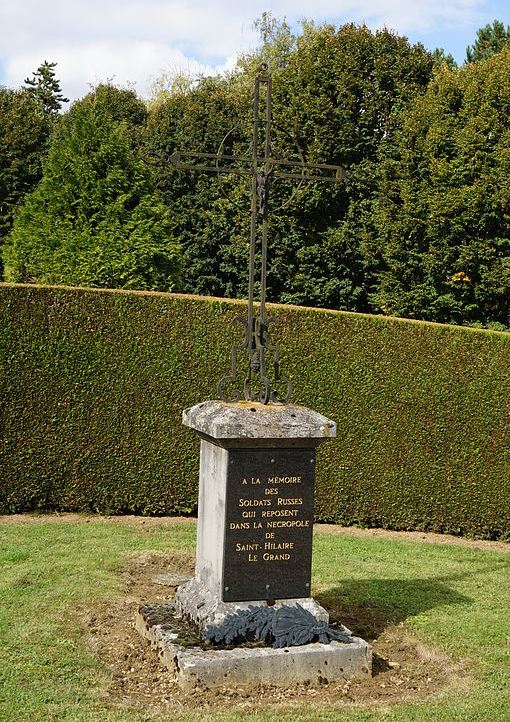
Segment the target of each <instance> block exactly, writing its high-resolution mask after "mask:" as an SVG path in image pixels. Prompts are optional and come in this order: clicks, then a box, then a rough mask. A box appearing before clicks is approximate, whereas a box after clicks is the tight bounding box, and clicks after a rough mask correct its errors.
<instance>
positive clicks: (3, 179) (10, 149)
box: [0, 88, 52, 278]
mask: <svg viewBox="0 0 510 722" xmlns="http://www.w3.org/2000/svg"><path fill="white" fill-rule="evenodd" d="M51 127H52V122H51V119H50V117H49V116H48V115H47V114H46V113H44V111H43V109H42V107H41V104H40V102H39V101H38V100H36V99H35V98H33V97H32V96H31V95H30V94H29V93H28V92H27V91H26V90H24V89H22V90H8V89H6V88H0V249H1V246H2V244H3V241H4V239H5V237H6V236H7V234H8V233H9V232H10V230H11V228H12V223H13V219H14V213H15V211H16V208H17V207H18V206H19V205H20V204H21V203H22V202H23V199H24V197H25V195H26V194H27V193H29V192H30V191H32V190H33V189H34V188H35V186H36V185H37V183H38V182H39V180H40V178H41V175H42V161H43V158H44V157H45V155H46V151H47V145H48V138H49V135H50V130H51ZM1 275H2V274H1V261H0V278H1Z"/></svg>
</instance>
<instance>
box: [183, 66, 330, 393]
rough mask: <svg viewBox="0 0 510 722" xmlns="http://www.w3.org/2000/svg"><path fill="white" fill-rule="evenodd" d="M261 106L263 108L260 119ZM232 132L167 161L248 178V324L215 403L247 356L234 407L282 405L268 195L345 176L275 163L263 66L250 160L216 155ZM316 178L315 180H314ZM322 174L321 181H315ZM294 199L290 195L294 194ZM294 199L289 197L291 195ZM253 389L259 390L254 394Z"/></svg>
mask: <svg viewBox="0 0 510 722" xmlns="http://www.w3.org/2000/svg"><path fill="white" fill-rule="evenodd" d="M263 87H265V93H262V94H261V88H263ZM261 106H262V108H263V111H262V118H261V112H260V111H261ZM261 123H262V124H263V129H262V130H263V136H264V142H263V146H264V147H263V151H262V153H260V152H259V130H260V126H261ZM231 132H232V131H229V133H227V135H226V136H225V138H224V139H223V142H222V143H221V145H220V148H219V149H218V152H217V153H195V152H188V151H176V152H175V153H173V154H172V155H171V156H170V161H171V162H172V163H173V165H174V166H175V167H176V168H178V169H180V170H195V171H198V170H200V171H209V172H212V173H217V174H218V175H219V174H235V175H241V176H249V177H250V178H251V225H250V255H249V264H248V314H247V318H243V317H242V316H236V318H234V319H233V323H240V324H242V325H243V326H244V339H243V342H242V343H241V344H234V345H233V346H232V368H231V373H230V374H228V375H226V376H223V378H221V379H220V381H219V382H218V385H217V390H218V395H219V397H220V399H223V400H224V401H226V400H227V398H228V397H227V393H226V390H225V388H226V387H227V386H228V385H229V384H232V385H233V386H234V387H235V386H236V384H237V383H238V370H237V357H238V354H239V353H241V352H243V351H246V352H247V354H248V371H247V374H246V376H245V378H244V382H243V389H242V391H241V390H240V389H236V388H234V390H233V392H232V393H231V394H230V397H231V399H232V400H233V401H239V400H240V399H241V398H242V397H243V395H244V398H245V399H246V401H260V402H261V403H263V404H267V403H268V402H278V401H279V402H280V403H286V402H287V401H288V400H289V398H290V394H291V384H290V381H289V380H288V379H287V378H285V377H283V376H281V375H280V354H279V350H278V345H277V344H270V343H269V341H268V329H269V325H270V324H271V323H273V322H274V321H275V319H274V318H272V317H269V316H268V315H267V311H266V279H267V231H268V205H269V191H270V186H271V183H272V181H273V180H275V179H279V178H281V179H290V180H295V181H299V186H300V185H301V183H302V182H303V181H329V182H334V183H337V182H339V181H340V180H341V179H342V177H343V173H344V170H343V168H342V167H341V166H336V165H327V164H323V163H318V164H310V163H305V162H304V160H303V158H302V155H301V153H300V157H301V160H299V161H292V160H280V159H278V158H274V157H272V155H271V75H270V74H269V72H268V68H267V65H265V64H263V65H262V66H261V68H260V72H259V74H258V75H257V77H256V78H255V87H254V98H253V136H252V150H251V157H243V156H233V155H225V154H223V153H222V152H221V150H222V147H223V145H224V143H225V140H226V138H227V137H228V136H229V135H230V133H231ZM183 158H184V159H186V160H188V161H193V160H195V159H197V160H210V161H215V165H210V166H209V165H200V164H194V163H193V162H191V163H190V162H188V163H186V162H183ZM229 163H232V164H233V163H237V164H241V167H234V166H232V167H231V166H229V165H228V164H229ZM313 173H315V175H314V174H313ZM321 173H322V175H320V174H321ZM294 194H295V192H294ZM294 194H293V195H294ZM259 218H261V219H262V233H261V239H260V255H261V268H260V295H259V298H258V303H259V307H258V313H257V312H256V309H255V257H256V251H257V240H258V233H257V230H258V225H259V223H258V221H259ZM268 354H270V355H272V366H273V380H274V381H275V382H281V383H285V384H286V385H287V393H286V394H285V396H282V397H280V398H279V397H278V394H277V392H276V390H275V389H274V388H273V389H271V382H270V380H269V378H268V376H267V358H266V357H267V355H268ZM256 387H258V389H257V388H256Z"/></svg>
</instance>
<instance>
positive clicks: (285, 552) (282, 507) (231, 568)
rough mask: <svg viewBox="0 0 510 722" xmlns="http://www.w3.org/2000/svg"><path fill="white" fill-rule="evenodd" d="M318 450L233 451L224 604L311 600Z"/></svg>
mask: <svg viewBox="0 0 510 722" xmlns="http://www.w3.org/2000/svg"><path fill="white" fill-rule="evenodd" d="M314 479H315V449H314V448H309V449H303V448H279V449H271V448H251V449H230V451H229V463H228V471H227V493H226V514H225V544H224V555H223V601H225V602H241V601H250V600H261V599H266V600H267V599H292V598H299V597H309V596H310V578H311V565H312V527H313V502H314Z"/></svg>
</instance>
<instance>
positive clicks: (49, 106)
mask: <svg viewBox="0 0 510 722" xmlns="http://www.w3.org/2000/svg"><path fill="white" fill-rule="evenodd" d="M56 65H57V63H48V61H47V60H45V61H44V63H42V65H40V66H39V67H38V68H37V70H36V72H35V73H32V76H33V77H32V78H25V85H26V86H27V90H28V92H29V93H30V94H31V95H33V96H34V97H35V98H37V99H38V100H40V101H41V103H42V105H43V108H44V110H45V112H46V113H58V111H59V110H60V109H61V107H62V103H68V102H69V98H64V96H63V95H62V92H61V88H60V82H59V81H58V80H57V78H56V77H55V71H54V68H55V67H56Z"/></svg>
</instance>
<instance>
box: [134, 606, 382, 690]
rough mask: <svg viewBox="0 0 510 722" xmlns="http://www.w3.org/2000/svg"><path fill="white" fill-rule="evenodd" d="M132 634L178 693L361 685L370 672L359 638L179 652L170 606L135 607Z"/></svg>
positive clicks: (181, 648)
mask: <svg viewBox="0 0 510 722" xmlns="http://www.w3.org/2000/svg"><path fill="white" fill-rule="evenodd" d="M287 601H288V600H287ZM229 606H230V605H229ZM317 606H318V605H317ZM136 629H137V630H138V631H139V632H140V634H141V635H142V636H143V637H145V638H146V639H148V640H149V641H150V642H151V645H152V646H153V647H154V648H156V649H157V650H158V653H159V656H160V659H161V662H162V663H163V664H164V665H165V666H166V667H167V669H168V670H169V671H170V672H172V673H173V674H174V676H175V679H176V680H177V682H178V683H179V686H180V687H182V688H183V689H193V688H195V687H203V688H213V687H223V686H228V687H237V686H251V685H258V684H263V685H271V686H277V687H292V686H294V685H296V684H311V685H316V684H326V683H328V682H335V681H339V680H342V679H364V678H367V677H370V675H371V672H372V648H371V647H370V645H369V644H368V643H367V642H365V641H364V640H363V639H360V638H359V637H352V641H351V643H349V644H345V643H342V642H336V641H333V642H331V643H330V644H320V643H318V642H316V643H313V644H304V645H302V646H299V647H286V648H284V649H273V648H272V647H256V648H250V647H236V648H234V649H203V648H202V647H200V646H198V644H197V646H184V645H183V643H182V641H179V623H178V620H177V619H176V617H175V615H174V614H173V610H172V605H170V604H152V605H143V606H141V607H140V608H139V610H138V613H137V617H136Z"/></svg>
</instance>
